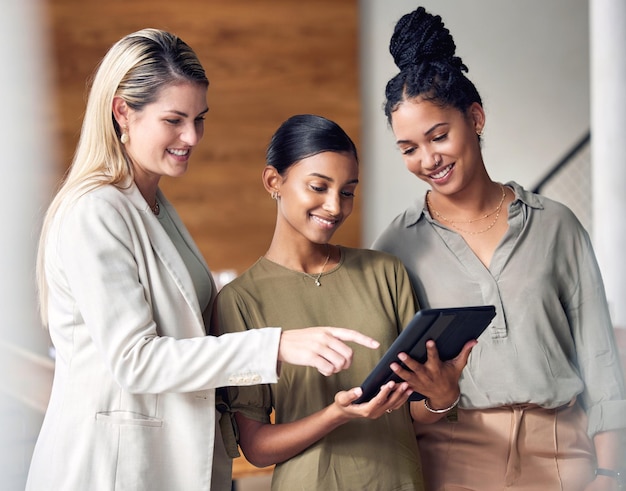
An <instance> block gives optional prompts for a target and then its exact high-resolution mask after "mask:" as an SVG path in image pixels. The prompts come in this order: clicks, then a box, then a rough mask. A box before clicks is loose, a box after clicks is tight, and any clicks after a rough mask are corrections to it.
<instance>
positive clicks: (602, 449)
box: [593, 431, 626, 471]
mask: <svg viewBox="0 0 626 491" xmlns="http://www.w3.org/2000/svg"><path fill="white" fill-rule="evenodd" d="M624 438H626V432H625V431H604V432H602V433H596V434H595V436H594V437H593V444H594V446H595V449H596V459H597V463H598V467H599V468H602V469H610V470H616V471H617V470H619V471H624V469H622V468H621V467H622V466H623V462H624V461H623V458H624Z"/></svg>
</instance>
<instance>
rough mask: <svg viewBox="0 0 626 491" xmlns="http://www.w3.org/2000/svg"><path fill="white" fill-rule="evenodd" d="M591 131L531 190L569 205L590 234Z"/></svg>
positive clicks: (591, 224)
mask: <svg viewBox="0 0 626 491" xmlns="http://www.w3.org/2000/svg"><path fill="white" fill-rule="evenodd" d="M590 142H591V132H590V131H587V133H585V134H584V135H583V136H582V137H581V138H580V139H579V140H578V141H577V142H575V143H574V145H573V146H572V147H571V149H570V150H568V151H567V152H566V153H565V154H564V155H563V157H561V159H559V161H558V162H557V163H556V164H555V165H554V166H553V167H552V168H551V169H550V170H549V171H548V172H547V173H546V174H545V175H544V176H543V177H542V178H541V179H540V180H539V182H538V183H537V184H536V185H535V186H534V188H532V190H533V191H534V192H535V193H539V194H542V195H544V196H547V197H548V198H552V199H554V200H556V201H560V202H561V203H563V204H565V205H567V206H568V207H569V208H570V209H571V210H572V211H573V212H574V214H575V215H576V216H577V217H578V219H579V220H580V222H581V223H582V224H583V226H584V227H585V228H586V229H587V231H589V232H590V233H591V231H592V230H591V229H592V226H593V223H592V194H591V192H592V191H591V145H590Z"/></svg>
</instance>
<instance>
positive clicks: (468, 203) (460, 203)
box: [429, 181, 503, 219]
mask: <svg viewBox="0 0 626 491" xmlns="http://www.w3.org/2000/svg"><path fill="white" fill-rule="evenodd" d="M502 192H503V187H502V185H501V184H499V183H497V182H494V181H488V182H486V183H484V184H482V185H472V186H469V187H468V188H467V189H465V190H463V191H461V192H458V193H454V194H451V195H447V194H443V193H439V192H436V191H430V192H429V200H430V202H431V204H432V205H433V207H434V208H435V209H436V210H437V211H438V212H439V213H441V214H443V215H445V216H449V217H450V218H453V219H464V218H465V219H471V218H475V217H477V216H480V215H481V214H483V213H488V212H490V211H492V210H493V208H494V207H496V206H497V205H498V203H499V202H500V201H501V199H502Z"/></svg>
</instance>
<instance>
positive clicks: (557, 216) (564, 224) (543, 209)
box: [507, 182, 583, 231]
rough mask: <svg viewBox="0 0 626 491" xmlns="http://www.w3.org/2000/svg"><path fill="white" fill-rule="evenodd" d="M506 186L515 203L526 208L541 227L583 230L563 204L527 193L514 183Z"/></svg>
mask: <svg viewBox="0 0 626 491" xmlns="http://www.w3.org/2000/svg"><path fill="white" fill-rule="evenodd" d="M507 185H508V186H509V187H511V188H512V189H513V191H514V192H515V197H516V201H517V202H519V203H523V204H524V205H525V206H526V207H528V208H529V209H530V210H531V213H532V214H533V215H534V216H535V217H536V218H538V219H540V220H541V222H542V224H543V225H550V226H555V227H558V228H561V229H563V228H565V229H571V230H576V231H579V230H582V229H583V227H582V225H581V223H580V221H579V220H578V218H577V217H576V215H575V213H574V212H573V211H572V210H571V209H570V208H569V207H568V206H566V205H564V204H563V203H560V202H559V201H555V200H553V199H551V198H548V197H547V196H543V195H541V194H537V193H533V192H531V191H528V190H526V189H524V188H523V187H522V186H520V185H519V184H517V183H515V182H509V183H507Z"/></svg>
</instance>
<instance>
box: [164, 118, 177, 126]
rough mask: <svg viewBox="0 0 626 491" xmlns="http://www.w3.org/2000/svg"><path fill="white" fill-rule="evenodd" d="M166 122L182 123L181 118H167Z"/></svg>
mask: <svg viewBox="0 0 626 491" xmlns="http://www.w3.org/2000/svg"><path fill="white" fill-rule="evenodd" d="M165 122H166V123H169V124H174V125H176V124H179V123H180V119H166V120H165Z"/></svg>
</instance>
